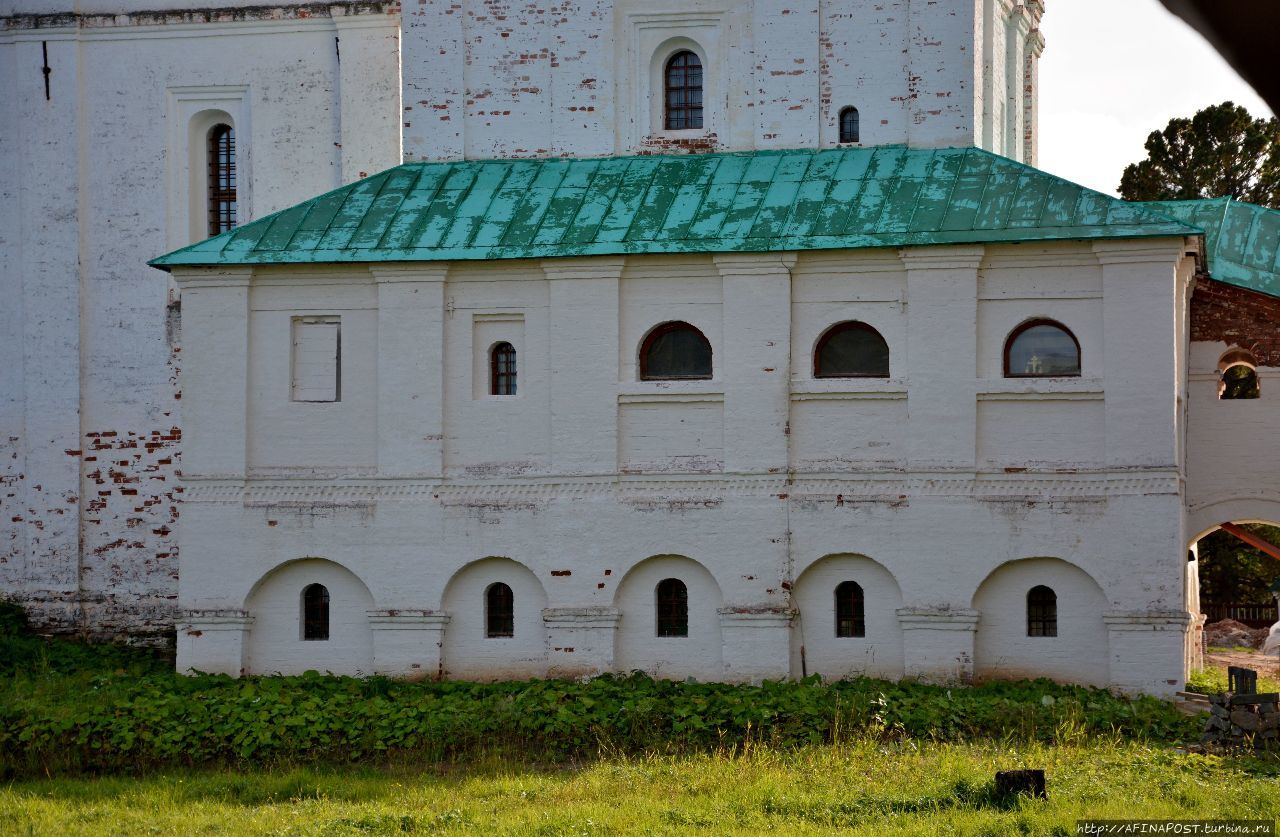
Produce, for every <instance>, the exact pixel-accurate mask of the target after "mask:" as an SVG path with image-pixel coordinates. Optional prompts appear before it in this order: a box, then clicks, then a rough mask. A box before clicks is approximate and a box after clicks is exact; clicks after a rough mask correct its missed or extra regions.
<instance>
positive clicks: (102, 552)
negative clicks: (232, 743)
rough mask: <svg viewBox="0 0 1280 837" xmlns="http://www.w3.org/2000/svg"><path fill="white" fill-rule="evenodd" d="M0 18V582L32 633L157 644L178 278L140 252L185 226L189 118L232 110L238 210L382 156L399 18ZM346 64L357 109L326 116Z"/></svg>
mask: <svg viewBox="0 0 1280 837" xmlns="http://www.w3.org/2000/svg"><path fill="white" fill-rule="evenodd" d="M188 5H189V4H188ZM6 11H7V12H10V13H11V15H12V16H8V17H5V18H3V19H2V20H0V64H2V65H3V66H5V67H11V68H12V70H13V71H12V72H9V71H5V72H3V73H2V74H0V75H2V76H3V78H2V79H0V84H3V85H5V86H6V88H8V89H9V92H10V93H11V95H10V96H8V97H7V100H8V101H11V102H12V103H13V107H12V108H6V114H5V116H4V117H3V122H2V123H0V137H3V138H4V139H3V141H0V146H3V148H2V150H0V153H2V154H4V155H6V157H5V161H4V162H5V164H4V165H3V166H0V191H3V192H4V193H5V195H6V196H9V197H10V199H9V200H6V201H5V202H4V203H5V207H6V208H5V210H4V211H6V212H9V211H11V212H13V219H14V223H13V224H8V223H6V224H4V225H3V226H4V230H5V231H6V233H7V232H8V231H9V230H13V231H14V233H13V234H14V236H15V238H16V239H17V241H15V242H14V246H13V247H9V246H4V247H3V248H0V249H3V250H4V251H5V256H4V257H3V258H4V262H3V264H2V265H0V282H2V284H3V287H4V288H5V289H6V290H11V291H14V292H15V293H16V294H17V296H18V298H20V299H22V305H20V306H15V307H12V308H10V307H9V306H6V307H5V308H6V310H5V316H6V317H20V319H19V320H17V323H16V325H15V327H14V328H5V329H4V330H3V336H0V341H3V343H2V344H0V353H3V355H4V356H5V357H6V358H21V363H17V364H5V366H6V367H8V368H9V369H11V370H14V371H11V372H7V373H6V374H7V375H11V376H13V377H12V380H6V381H5V382H4V386H3V388H2V389H3V393H4V396H3V397H4V398H5V406H3V407H0V424H3V428H0V436H3V438H4V439H5V440H6V441H5V442H4V444H5V446H6V447H5V461H6V465H5V471H4V472H3V478H4V491H3V492H0V507H2V508H0V511H3V515H2V516H0V517H2V519H3V520H4V521H5V523H4V526H5V529H4V530H3V532H0V542H2V543H3V544H4V547H3V549H4V553H3V554H4V556H5V558H6V560H5V562H4V563H3V565H2V566H0V585H2V586H3V588H4V589H5V591H6V592H7V593H10V594H12V595H15V596H16V597H17V598H18V599H19V600H21V601H23V602H24V603H25V604H27V605H28V607H29V608H30V609H31V611H32V616H33V619H34V620H35V621H36V622H37V623H39V624H42V625H44V626H48V627H53V628H57V629H64V630H71V629H80V630H85V631H88V632H89V633H91V634H93V635H95V636H99V637H118V636H121V635H126V634H127V635H131V636H136V637H140V638H146V637H151V638H156V637H158V636H161V635H163V634H165V633H166V632H167V631H169V630H171V628H172V622H173V618H174V605H175V601H176V595H177V592H176V589H177V554H176V550H177V543H176V537H175V534H174V532H175V529H176V526H177V505H178V489H177V474H178V470H179V469H180V467H181V453H180V448H181V446H182V428H183V426H184V421H183V417H182V414H181V410H180V406H181V403H182V402H181V391H180V389H179V387H178V384H177V375H178V368H179V358H180V357H181V354H180V351H181V330H182V329H181V305H180V302H179V299H178V295H177V292H176V289H175V288H174V287H173V285H172V283H171V281H170V280H169V279H168V278H167V277H166V276H165V275H164V274H162V273H160V272H158V271H155V270H153V269H151V268H149V267H147V266H146V264H145V262H146V261H147V260H148V259H150V258H153V257H154V256H155V255H156V254H158V253H162V252H164V251H166V250H168V249H170V248H173V247H177V246H181V245H185V244H187V243H190V242H191V241H193V240H196V239H197V238H202V237H203V235H204V230H203V229H202V226H201V223H200V220H199V219H196V220H195V221H194V223H193V220H192V219H191V218H189V217H188V215H189V210H190V206H191V203H192V202H193V200H194V199H192V198H191V196H190V195H189V194H188V182H189V181H190V180H191V176H190V173H189V171H188V165H189V161H190V158H191V157H192V156H193V152H192V149H191V148H190V146H189V132H188V130H187V126H188V120H192V119H193V118H195V117H196V115H197V114H199V113H200V112H201V111H202V110H204V109H209V108H215V109H218V110H220V111H224V112H226V113H228V114H229V115H230V117H231V118H232V120H233V121H234V122H235V125H234V127H235V129H236V132H237V164H238V169H239V175H240V178H239V184H238V186H239V189H238V198H239V206H238V210H239V216H240V219H241V220H242V221H243V220H249V219H252V218H254V217H259V216H261V215H264V214H267V213H268V212H271V211H274V210H276V209H279V208H282V207H284V206H287V205H290V204H293V203H295V202H297V201H300V200H303V199H305V198H307V197H310V196H312V195H314V194H315V193H318V192H322V191H325V190H327V189H330V188H333V187H334V186H337V185H339V184H341V183H344V182H348V181H350V180H354V179H356V178H357V177H359V176H361V175H362V174H363V173H365V172H371V171H374V170H376V169H380V168H385V167H387V166H390V165H394V164H395V163H397V162H398V161H399V136H398V131H397V126H396V121H395V111H396V109H397V107H398V105H397V102H398V96H399V86H398V64H397V60H396V45H397V43H398V27H397V22H398V21H397V18H396V17H395V16H391V15H387V14H384V13H381V11H380V10H379V11H378V12H377V13H375V14H356V12H370V11H372V9H370V8H369V7H362V8H360V9H357V8H355V7H348V6H346V5H342V4H339V5H337V6H335V7H334V10H333V11H331V10H330V8H329V7H328V6H325V7H324V8H323V9H321V8H314V9H310V11H307V10H302V12H305V13H302V12H299V10H297V9H275V10H274V12H273V11H272V10H270V9H264V8H262V7H255V8H254V9H250V10H240V11H234V12H227V13H226V14H225V15H217V14H215V15H214V16H213V17H214V19H213V21H209V20H207V19H206V16H205V15H204V14H203V13H194V14H193V13H189V12H182V11H172V12H155V13H144V14H140V15H130V14H105V13H102V12H103V10H101V9H87V10H83V12H82V13H80V14H72V13H69V12H66V11H65V9H61V8H57V9H55V8H52V7H47V4H17V5H16V6H13V7H12V8H10V9H6ZM345 12H351V13H352V15H353V16H352V18H351V19H350V20H346V19H338V18H341V17H342V16H343V15H344V13H345ZM335 16H336V17H335ZM339 34H340V35H341V36H342V38H343V39H344V43H345V44H346V46H345V47H344V48H345V49H346V53H345V64H340V62H339V61H338V56H337V54H336V52H335V50H334V38H335V37H336V36H337V35H339ZM42 45H47V48H48V66H49V68H50V73H49V84H50V89H49V97H48V98H47V99H46V97H45V90H44V77H43V74H42V73H41V66H42V64H43V58H44V54H43V52H42ZM344 67H345V68H346V70H345V72H346V73H347V74H350V73H356V74H358V77H359V78H360V79H363V80H364V82H363V88H352V87H351V86H350V85H349V86H348V88H347V92H348V94H350V93H351V92H352V90H353V89H354V90H355V92H357V93H359V94H360V96H362V97H363V98H362V101H363V102H364V103H365V105H364V106H365V108H366V110H364V111H362V110H360V109H359V108H356V107H355V106H354V105H352V106H349V107H348V108H347V110H348V112H349V113H350V118H348V119H347V120H346V121H345V122H342V121H341V120H339V118H338V115H337V107H336V106H337V104H338V102H339V101H342V95H343V93H342V86H341V81H342V78H343V77H344V69H343V68H344ZM379 74H381V76H382V77H381V78H379ZM352 83H354V80H352ZM361 91H362V92H361ZM347 98H348V99H350V98H351V96H350V95H348V96H347ZM369 110H374V111H381V112H382V113H383V115H382V117H381V119H377V118H374V117H372V116H371V115H370V113H369V112H368V111H369ZM339 146H342V148H341V149H340V148H339ZM350 149H360V150H358V151H355V152H352V151H351V150H350ZM200 151H201V149H196V153H197V154H198V153H199V152H200ZM200 176H201V175H200V173H199V172H197V173H196V177H195V182H196V183H199V182H200V180H199V178H200ZM194 203H195V204H196V209H197V211H199V209H200V206H199V201H198V200H194ZM0 234H4V233H0ZM6 245H7V243H6ZM11 298H12V297H11ZM10 384H12V386H11V385H10ZM11 494H12V495H13V496H8V495H11Z"/></svg>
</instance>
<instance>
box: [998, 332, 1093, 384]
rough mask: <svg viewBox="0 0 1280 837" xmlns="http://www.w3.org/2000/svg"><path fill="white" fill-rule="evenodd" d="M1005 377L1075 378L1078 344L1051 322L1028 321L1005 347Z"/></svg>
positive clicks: (1073, 337)
mask: <svg viewBox="0 0 1280 837" xmlns="http://www.w3.org/2000/svg"><path fill="white" fill-rule="evenodd" d="M1004 376H1005V377H1006V378H1078V377H1080V343H1079V341H1077V340H1076V338H1075V335H1074V334H1072V333H1071V332H1070V331H1068V330H1067V327H1066V326H1064V325H1062V324H1061V323H1057V322H1054V321H1053V320H1028V321H1027V322H1025V323H1023V324H1022V325H1020V326H1018V327H1017V328H1015V329H1014V330H1013V333H1012V334H1010V335H1009V339H1008V340H1007V341H1005V344H1004Z"/></svg>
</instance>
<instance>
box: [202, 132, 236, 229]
mask: <svg viewBox="0 0 1280 837" xmlns="http://www.w3.org/2000/svg"><path fill="white" fill-rule="evenodd" d="M205 160H206V166H207V167H208V192H209V235H210V236H215V235H218V234H220V233H224V232H226V231H227V230H229V229H232V228H233V227H235V225H236V133H235V131H234V130H233V129H232V127H231V126H230V125H223V124H219V125H214V126H213V127H212V128H210V129H209V140H208V151H207V155H206V158H205Z"/></svg>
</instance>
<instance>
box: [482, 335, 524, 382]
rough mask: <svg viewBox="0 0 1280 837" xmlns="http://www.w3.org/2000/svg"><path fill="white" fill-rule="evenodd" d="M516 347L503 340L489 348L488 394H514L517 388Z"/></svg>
mask: <svg viewBox="0 0 1280 837" xmlns="http://www.w3.org/2000/svg"><path fill="white" fill-rule="evenodd" d="M517 354H518V353H517V352H516V347H515V346H513V345H511V344H510V343H508V342H507V341H505V340H503V341H501V342H498V343H494V344H493V346H492V347H491V348H490V349H489V394H490V395H515V394H516V390H517V383H518V381H517V379H516V378H517V374H518V372H519V369H518V366H517V364H516V358H517Z"/></svg>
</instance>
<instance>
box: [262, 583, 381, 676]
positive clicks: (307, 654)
mask: <svg viewBox="0 0 1280 837" xmlns="http://www.w3.org/2000/svg"><path fill="white" fill-rule="evenodd" d="M316 584H319V585H322V586H323V587H324V589H325V590H326V591H327V593H328V596H329V599H328V629H329V638H328V639H324V640H315V639H306V638H305V625H304V617H305V611H304V606H305V602H304V599H303V596H304V591H306V589H307V588H308V587H311V586H312V585H316ZM372 609H373V596H372V595H371V594H370V593H369V588H368V587H366V586H365V585H364V582H362V581H361V580H360V579H359V578H358V577H357V576H356V575H355V573H353V572H351V571H350V570H348V569H347V568H346V567H344V566H342V565H341V564H336V563H334V562H333V561H329V560H326V559H324V558H303V559H300V560H297V561H291V562H289V563H287V564H283V565H281V566H279V567H276V568H275V569H274V570H272V571H271V572H269V573H267V574H266V575H264V576H263V577H262V579H261V580H259V581H258V583H257V584H256V585H254V588H253V590H252V591H250V593H249V596H248V597H247V598H246V600H245V610H247V611H248V612H249V615H250V616H251V617H252V618H253V624H252V627H250V629H249V637H248V648H247V651H246V661H245V670H246V672H248V673H249V674H301V673H303V672H304V671H308V670H315V671H319V672H331V673H333V674H347V675H352V676H364V675H368V674H370V673H372V671H373V632H372V630H371V629H370V627H369V611H370V610H372Z"/></svg>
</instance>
